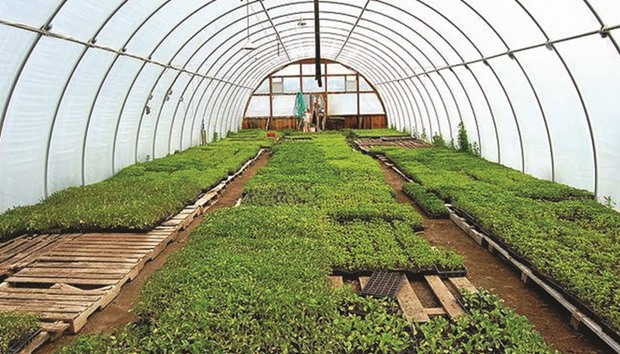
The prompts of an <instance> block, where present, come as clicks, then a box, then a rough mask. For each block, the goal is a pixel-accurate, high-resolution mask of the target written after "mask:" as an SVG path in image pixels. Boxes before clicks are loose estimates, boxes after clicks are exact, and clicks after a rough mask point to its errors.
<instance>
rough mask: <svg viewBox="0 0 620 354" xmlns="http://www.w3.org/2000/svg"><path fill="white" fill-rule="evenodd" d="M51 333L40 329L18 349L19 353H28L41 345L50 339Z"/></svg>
mask: <svg viewBox="0 0 620 354" xmlns="http://www.w3.org/2000/svg"><path fill="white" fill-rule="evenodd" d="M51 338H52V335H51V334H50V332H48V331H41V332H39V334H37V336H36V337H34V338H33V339H32V340H31V341H30V342H28V343H26V345H25V346H24V347H23V348H22V350H20V351H19V354H30V353H32V352H34V351H35V350H37V349H38V348H39V347H41V346H42V345H43V344H45V342H47V341H48V340H50V339H51Z"/></svg>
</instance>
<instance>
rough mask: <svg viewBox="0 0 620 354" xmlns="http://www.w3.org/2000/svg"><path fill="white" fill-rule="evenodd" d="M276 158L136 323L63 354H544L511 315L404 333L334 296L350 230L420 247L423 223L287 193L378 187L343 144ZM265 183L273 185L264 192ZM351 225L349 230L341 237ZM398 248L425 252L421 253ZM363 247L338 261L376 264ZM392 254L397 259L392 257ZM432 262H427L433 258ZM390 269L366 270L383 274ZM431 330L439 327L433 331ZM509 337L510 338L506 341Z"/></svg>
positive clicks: (284, 152) (362, 303) (404, 326)
mask: <svg viewBox="0 0 620 354" xmlns="http://www.w3.org/2000/svg"><path fill="white" fill-rule="evenodd" d="M274 150H275V152H274V156H273V158H272V160H271V161H270V164H269V166H268V167H267V168H264V169H262V170H261V171H260V172H259V174H258V176H257V177H256V179H254V180H253V181H252V185H251V186H249V188H248V189H247V195H246V199H245V201H244V203H242V205H241V206H240V207H238V208H232V209H221V210H219V211H217V212H215V213H212V214H207V215H206V217H205V219H204V222H203V224H202V225H201V226H200V227H199V228H198V230H197V231H196V232H194V233H193V234H192V236H191V238H190V241H189V243H188V245H187V247H186V248H185V249H184V250H182V251H181V252H180V253H178V254H175V255H173V256H172V257H171V259H170V260H169V261H168V262H167V264H166V266H165V267H164V268H162V269H160V270H159V271H157V272H156V273H155V274H154V275H153V276H152V277H151V278H150V279H149V280H148V282H147V284H146V286H145V289H144V290H143V293H142V297H141V301H140V304H139V306H138V308H137V309H136V310H135V313H136V314H137V315H138V316H139V321H137V322H135V323H133V324H131V325H128V326H127V327H125V328H123V329H122V330H119V331H116V332H115V333H113V334H112V335H107V334H104V335H97V336H85V337H81V338H80V339H78V341H77V343H76V344H75V345H73V346H72V347H67V348H64V349H63V351H64V352H65V353H99V352H105V353H126V352H140V353H142V352H153V353H155V352H156V353H433V352H435V351H433V349H434V348H436V347H437V345H438V344H441V345H443V347H442V348H444V349H448V350H449V348H450V346H447V345H448V344H447V343H448V342H447V341H446V339H449V340H452V341H453V343H454V344H455V347H456V344H457V343H458V344H459V345H460V347H459V348H468V347H467V345H468V344H467V343H468V342H472V344H475V345H476V346H475V348H484V350H483V351H489V350H490V349H492V348H495V345H496V343H498V342H500V341H501V342H502V343H504V345H505V348H509V349H510V348H528V349H532V351H531V352H546V350H547V348H546V347H545V345H544V343H543V342H542V341H541V340H540V338H538V342H536V343H534V340H535V339H536V338H533V337H532V336H531V335H529V334H528V336H526V338H528V339H527V340H528V341H529V344H526V343H523V342H522V341H521V340H520V338H521V337H520V336H521V335H522V334H525V333H528V332H529V331H530V330H531V325H528V324H527V323H526V322H524V321H522V320H519V318H517V317H515V316H511V317H506V316H503V314H502V316H499V317H500V318H499V321H495V323H499V326H501V328H500V329H499V330H498V328H499V327H498V325H497V324H493V323H490V322H489V321H488V320H486V317H485V314H484V313H483V314H481V315H480V316H477V317H473V318H474V319H472V320H471V322H469V323H470V325H468V326H465V325H462V326H463V327H465V328H467V329H468V331H469V332H466V333H460V332H458V331H459V329H460V327H457V326H456V325H455V324H452V323H450V322H447V321H445V320H443V323H439V321H442V320H433V321H431V322H430V323H428V324H425V325H423V326H417V325H411V324H410V323H409V322H407V321H406V320H405V319H404V318H403V317H402V316H400V315H396V314H395V313H394V311H393V310H394V308H395V307H396V306H397V305H396V304H395V303H393V302H391V301H379V300H373V299H369V298H362V297H360V296H358V295H356V294H354V293H353V291H352V289H351V288H350V287H349V286H346V287H345V289H344V290H342V291H339V290H334V289H331V288H330V287H329V285H328V281H327V275H328V274H329V273H330V271H331V268H332V267H333V265H334V261H335V257H334V255H335V254H341V252H342V250H343V249H345V248H347V249H348V247H349V246H352V245H353V243H350V244H347V246H342V245H340V244H337V243H336V242H334V240H335V239H338V240H343V238H342V235H341V234H343V233H348V234H350V235H352V237H354V238H355V240H356V241H357V242H363V241H364V240H363V239H362V238H364V239H370V240H373V239H374V238H375V235H374V234H373V233H372V231H373V229H368V228H374V227H380V228H385V229H386V230H389V231H395V230H401V231H400V232H402V233H403V234H406V235H407V236H408V237H409V238H408V239H409V240H411V241H412V242H419V243H422V244H425V241H424V240H423V239H421V238H420V237H418V236H417V235H415V234H414V232H413V230H414V229H416V228H418V227H419V225H420V224H419V222H420V219H419V216H417V215H416V214H414V213H412V212H411V211H409V213H406V212H405V211H404V210H403V209H400V210H398V211H394V212H393V211H391V210H390V209H378V210H373V209H372V208H371V206H372V202H366V203H365V202H364V199H363V198H361V197H356V196H348V195H347V194H348V193H351V191H352V190H356V191H357V192H358V193H364V192H363V189H360V190H357V189H344V190H343V192H342V193H340V194H339V193H338V192H337V191H334V192H331V193H327V192H325V194H322V198H326V199H328V200H323V199H318V198H314V197H312V196H311V194H313V193H316V190H315V189H311V192H310V193H308V194H304V193H303V188H298V189H296V190H295V193H292V194H287V193H285V192H288V188H292V187H293V185H296V184H302V185H304V186H305V187H307V188H312V187H313V186H314V184H318V185H324V186H323V187H324V188H328V187H329V184H330V183H335V184H334V185H332V189H335V190H337V189H338V188H339V187H341V186H344V184H346V183H347V182H343V181H341V180H342V179H344V180H345V181H346V180H347V176H351V177H354V176H358V177H359V176H362V175H364V174H367V178H368V180H369V181H370V182H372V181H374V180H375V179H377V180H380V179H381V178H379V176H380V175H379V174H378V173H380V170H379V169H378V166H377V165H376V163H375V162H373V161H372V160H371V159H369V158H367V157H363V158H361V159H360V158H359V156H357V155H359V154H358V153H356V152H353V151H352V150H351V149H350V148H349V147H348V146H346V144H345V143H344V139H343V138H342V137H341V136H335V137H321V138H318V139H316V140H314V141H312V142H287V143H285V144H283V145H278V146H277V147H276V148H275V149H274ZM347 154H352V155H355V157H354V159H356V160H357V162H358V163H361V164H362V165H361V166H360V165H358V164H351V165H350V166H351V169H352V170H351V171H349V172H350V174H348V173H345V172H346V171H343V170H340V169H339V167H336V166H340V167H342V166H343V165H344V164H345V162H346V159H344V157H345V156H346V155H347ZM337 157H343V159H338V158H337ZM338 162H341V163H340V164H339V163H338ZM307 164H311V165H307ZM312 166H314V167H315V168H312ZM364 166H366V167H364ZM370 166H374V167H370ZM353 170H359V171H353ZM376 172H377V173H376ZM339 176H340V177H339ZM271 177H273V179H272V178H271ZM358 177H354V178H353V181H354V182H355V183H359V182H360V180H358ZM313 181H314V182H313ZM268 182H271V183H270V184H268V186H267V187H264V188H263V184H265V183H268ZM304 183H305V184H304ZM383 184H385V182H384V183H383ZM278 186H279V188H278ZM373 186H376V187H381V185H380V184H376V185H373ZM272 193H275V195H272ZM280 193H284V194H282V196H283V197H281V198H277V197H276V196H277V195H280ZM384 193H387V196H386V195H384ZM284 196H286V197H284ZM367 196H368V197H371V198H376V200H377V201H379V203H380V204H382V203H383V204H388V202H389V200H390V198H391V200H392V204H391V205H392V206H396V205H395V202H394V198H393V197H392V196H391V195H390V193H389V191H388V190H387V189H384V188H382V187H381V188H380V189H379V190H369V191H368V194H367ZM388 196H389V197H388ZM341 198H344V201H340V200H339V199H341ZM347 203H354V206H360V207H362V209H360V210H362V211H356V209H355V207H350V206H349V207H348V205H347ZM346 207H348V209H347V208H346ZM339 209H342V211H339ZM364 211H367V212H364ZM349 228H350V229H351V230H352V231H347V229H349ZM362 229H363V230H362ZM382 233H383V232H382ZM381 239H382V241H381V242H378V241H372V242H374V244H373V246H372V247H371V248H372V249H374V246H375V245H379V244H380V245H382V246H383V242H388V243H389V242H391V241H394V240H396V239H397V237H392V238H381ZM386 247H388V248H389V249H390V251H394V250H395V249H393V248H392V246H386ZM425 247H426V248H425ZM405 248H407V249H411V250H418V249H421V250H424V251H425V252H426V251H428V252H430V251H431V250H430V249H429V248H428V245H426V246H425V245H411V246H410V247H405ZM369 249H370V248H369ZM367 251H368V249H360V250H357V251H355V252H351V253H350V255H349V254H347V255H346V257H349V256H351V258H350V260H349V261H350V262H353V261H354V260H358V259H359V260H361V261H362V263H364V262H366V261H364V260H363V259H362V258H363V257H371V258H372V257H375V256H376V255H375V254H370V253H369V252H367ZM379 251H383V250H379ZM422 253H424V252H421V254H420V256H423V255H422ZM431 253H432V252H431ZM396 254H397V255H403V254H402V253H401V252H398V251H397V253H396ZM445 254H450V253H449V252H445ZM405 256H406V255H405ZM430 257H431V258H432V259H431V260H429V261H428V262H433V261H435V260H436V259H435V258H434V257H432V256H430ZM394 259H396V258H394ZM391 261H392V260H390V261H389V262H387V263H386V264H383V261H380V260H374V261H373V263H375V264H381V266H386V267H391V266H394V264H388V263H390V262H391ZM403 262H404V260H403ZM360 266H361V267H366V266H367V265H366V264H362V265H360ZM398 266H400V265H398ZM472 307H474V306H472ZM502 320H503V322H502ZM457 323H458V322H457ZM445 324H447V326H446V327H445V328H444V327H442V326H444V325H445ZM439 328H443V329H441V330H440V331H437V330H436V329H439ZM487 336H490V337H489V338H488V339H487ZM496 337H497V338H496ZM507 337H510V338H514V341H513V342H510V341H506V340H505V339H506V338H507ZM460 343H463V344H460ZM484 343H487V344H488V345H487V346H484ZM526 345H528V346H527V347H526ZM459 350H460V352H463V351H462V350H461V349H459ZM457 352H459V351H457Z"/></svg>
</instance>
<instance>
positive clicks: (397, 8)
mask: <svg viewBox="0 0 620 354" xmlns="http://www.w3.org/2000/svg"><path fill="white" fill-rule="evenodd" d="M375 1H376V2H377V3H380V4H383V5H386V6H388V7H391V8H393V9H395V10H397V11H400V12H402V13H404V14H405V15H407V16H409V17H412V18H415V19H416V20H417V21H419V22H420V23H422V24H423V25H424V26H425V27H426V28H427V29H429V30H430V31H432V32H433V33H435V34H436V35H437V36H438V37H439V38H441V39H442V40H443V41H444V42H445V44H446V45H447V46H448V47H449V48H451V49H452V51H453V52H454V53H455V54H456V55H457V56H458V57H459V58H460V59H461V61H463V62H464V58H463V56H462V55H461V53H460V52H459V51H458V50H457V49H456V48H455V47H454V46H453V45H452V43H451V42H450V41H448V40H447V39H446V38H445V37H444V35H443V34H441V33H440V32H438V31H437V29H435V28H434V27H433V26H431V25H429V24H428V23H427V22H426V21H424V20H423V19H422V18H420V17H418V16H416V15H414V14H412V13H410V12H409V11H406V10H404V9H401V8H399V7H397V6H395V5H393V4H391V3H388V2H385V1H381V0H375ZM424 5H426V4H424ZM431 10H432V11H433V12H435V13H437V11H436V10H435V9H434V8H431ZM390 18H391V19H392V20H393V21H397V22H399V23H400V24H401V25H404V26H405V27H407V28H409V29H410V30H411V31H413V32H414V33H416V34H417V35H418V36H419V37H420V38H422V39H423V40H424V41H425V42H426V43H427V44H428V45H429V46H431V47H432V48H433V49H435V51H436V52H437V54H438V55H439V56H440V57H441V58H442V59H443V60H444V62H445V64H446V65H447V66H449V63H448V61H447V60H446V58H445V57H444V55H443V54H442V53H441V51H439V50H438V49H437V47H436V46H435V45H434V44H433V43H432V42H430V41H429V40H428V39H426V37H425V36H422V35H421V34H420V33H418V32H417V31H416V30H414V29H413V28H412V27H411V26H410V25H408V24H406V23H403V22H402V21H400V20H398V19H396V18H394V17H390ZM437 72H439V71H438V70H437ZM424 74H425V75H426V74H428V73H427V72H424ZM453 74H454V75H455V78H456V79H457V81H458V82H459V84H460V86H461V88H462V89H463V92H464V94H465V96H466V97H467V101H468V103H469V106H470V108H471V110H472V113H473V116H474V121H475V124H476V131H477V132H478V144H479V146H482V141H481V138H480V133H479V132H480V127H479V126H478V120H477V115H476V110H475V108H474V106H473V104H472V101H471V98H470V97H469V92H468V91H467V90H465V86H464V85H463V83H462V81H461V79H460V77H459V76H458V75H456V74H455V73H454V72H453ZM440 76H441V75H440ZM442 78H443V76H442ZM403 79H411V77H408V78H403ZM444 81H445V80H444ZM445 84H446V86H447V87H448V89H449V90H450V92H452V89H451V86H450V85H449V84H448V83H447V82H445ZM455 104H456V105H457V106H459V103H458V101H455ZM459 111H460V109H459ZM460 121H461V122H463V117H462V115H461V116H460Z"/></svg>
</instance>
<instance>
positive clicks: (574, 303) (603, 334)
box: [451, 206, 620, 353]
mask: <svg viewBox="0 0 620 354" xmlns="http://www.w3.org/2000/svg"><path fill="white" fill-rule="evenodd" d="M451 213H452V214H453V215H454V216H456V218H460V219H461V220H462V222H460V223H456V224H457V225H458V226H459V227H460V228H461V229H463V231H465V233H467V234H468V235H470V232H469V231H470V229H474V230H475V229H478V231H479V233H480V234H481V235H482V236H483V244H482V245H481V246H483V247H484V246H485V245H486V246H487V248H488V249H489V251H493V250H495V251H496V253H498V254H499V255H500V256H501V258H503V259H505V260H507V261H508V262H509V263H510V264H511V265H513V266H514V267H515V268H516V269H517V270H519V271H521V272H522V277H521V278H522V280H523V281H524V282H525V283H527V282H528V281H529V280H531V281H533V282H534V283H536V284H537V285H538V286H539V287H540V288H541V289H542V290H544V291H545V292H547V293H548V294H549V295H550V296H551V297H553V298H554V299H556V301H558V302H559V303H560V304H561V305H562V306H563V307H564V308H566V309H567V310H568V311H569V312H570V313H571V316H572V319H571V324H572V325H573V327H578V325H579V324H584V325H586V326H587V327H588V328H589V329H590V330H591V331H592V332H594V334H596V335H597V336H598V337H599V338H600V339H601V340H602V341H603V342H605V343H606V344H607V345H609V347H610V348H612V349H613V350H615V351H616V352H618V353H620V333H618V332H616V331H615V330H614V329H613V328H612V327H611V326H610V325H609V324H608V322H607V321H606V320H605V319H603V318H602V317H601V316H599V315H598V314H597V313H596V312H595V311H594V310H592V309H591V308H590V307H589V306H588V305H586V304H585V303H583V302H582V301H581V300H579V299H578V298H576V297H575V296H574V295H572V294H571V293H570V292H569V291H568V290H566V288H565V287H564V286H562V285H560V284H559V283H558V282H557V281H556V280H555V279H553V278H551V277H550V276H548V275H546V274H544V273H542V272H541V271H539V270H538V269H537V268H536V267H535V266H534V265H532V264H531V262H529V261H528V260H526V259H524V258H523V257H522V256H520V255H518V254H516V253H515V251H514V250H512V249H511V248H510V247H509V246H507V245H505V243H504V242H502V241H501V240H499V239H498V238H497V237H496V236H495V235H493V234H492V233H490V232H489V231H488V230H485V229H483V228H481V227H480V226H479V225H477V222H476V221H475V219H474V218H473V217H472V216H469V218H471V219H472V222H470V220H468V219H467V218H466V217H465V214H466V213H464V212H463V211H460V210H458V208H455V207H453V206H452V207H451ZM461 213H462V214H461ZM459 214H461V215H463V217H461V215H459ZM470 237H471V235H470ZM472 239H473V237H472ZM597 327H598V328H597Z"/></svg>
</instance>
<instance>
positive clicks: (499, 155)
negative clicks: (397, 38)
mask: <svg viewBox="0 0 620 354" xmlns="http://www.w3.org/2000/svg"><path fill="white" fill-rule="evenodd" d="M377 1H380V2H383V1H381V0H377ZM416 1H417V2H418V3H420V4H422V5H423V6H425V7H426V8H428V9H429V10H431V11H432V12H434V13H436V14H437V15H439V16H440V17H441V18H443V19H444V20H445V21H446V22H448V23H449V24H450V25H451V26H452V27H453V28H454V29H456V30H457V31H458V32H459V33H460V34H461V35H462V36H463V37H464V38H465V39H466V40H467V41H468V42H469V43H470V44H471V45H472V47H473V48H474V49H475V50H476V52H478V54H479V55H480V57H481V58H484V55H483V54H482V52H481V51H480V49H479V48H478V46H477V45H476V44H475V43H474V42H473V41H472V40H471V38H470V37H469V36H468V35H467V34H466V33H465V32H463V30H462V29H461V28H459V27H458V26H457V25H456V24H455V23H454V22H452V20H450V19H449V18H447V17H446V16H445V15H444V14H443V13H441V12H440V11H438V10H437V9H436V8H435V7H433V6H431V5H429V4H427V3H426V2H424V1H422V0H416ZM397 9H398V8H397ZM399 10H400V11H402V12H404V13H406V14H408V15H409V16H412V17H415V16H413V15H412V14H411V13H409V12H408V11H405V10H403V9H399ZM425 25H427V26H428V24H426V23H425ZM434 31H435V30H434ZM435 32H436V31H435ZM436 33H437V32H436ZM440 37H441V38H442V39H443V40H444V41H445V42H446V44H448V45H449V46H450V47H451V48H452V50H454V51H455V53H457V55H458V57H459V58H460V59H461V61H463V62H464V58H463V56H462V55H461V54H460V52H458V51H457V50H456V48H454V47H453V46H452V44H451V43H450V42H449V41H447V40H446V38H445V37H443V35H440ZM465 68H466V69H467V71H468V72H469V73H470V74H471V75H472V76H473V77H474V79H475V81H476V83H477V85H478V87H479V88H480V91H481V92H482V95H483V96H484V99H485V101H486V103H487V108H488V109H489V113H490V114H491V119H492V121H493V126H494V129H495V139H496V141H497V151H498V155H497V159H498V162H500V163H501V143H500V138H499V133H498V130H497V122H496V119H495V112H494V111H493V108H492V107H491V104H490V101H489V98H488V96H487V94H486V91H485V90H484V88H483V87H482V85H481V84H480V81H479V80H478V77H477V76H476V74H475V73H474V72H473V71H472V70H471V68H470V67H469V66H467V65H465ZM457 76H458V75H457ZM477 129H478V131H479V128H477ZM479 141H480V142H479V143H480V149H481V150H482V141H481V139H480V138H479Z"/></svg>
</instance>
